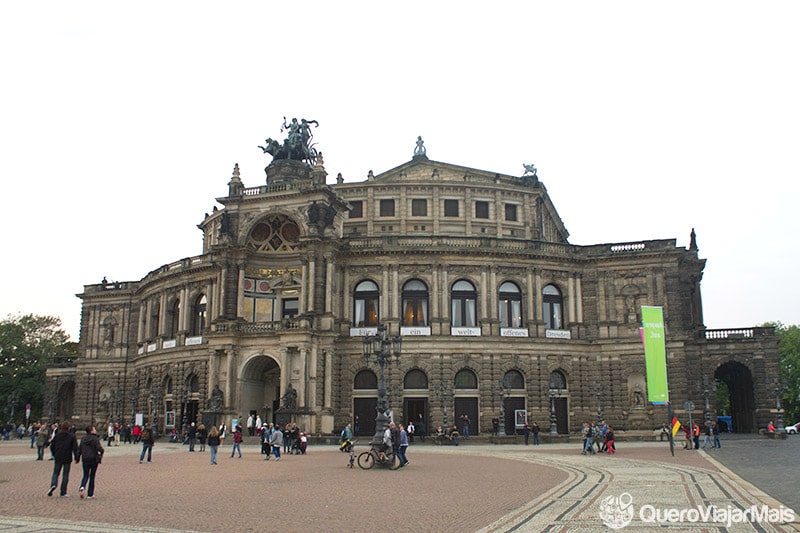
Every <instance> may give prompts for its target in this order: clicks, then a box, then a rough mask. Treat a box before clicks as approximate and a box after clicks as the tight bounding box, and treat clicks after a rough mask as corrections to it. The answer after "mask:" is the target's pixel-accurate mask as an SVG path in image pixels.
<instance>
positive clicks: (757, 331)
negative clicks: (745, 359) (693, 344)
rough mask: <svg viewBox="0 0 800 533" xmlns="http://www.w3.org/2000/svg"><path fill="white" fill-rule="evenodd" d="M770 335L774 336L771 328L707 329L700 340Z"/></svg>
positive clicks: (773, 329)
mask: <svg viewBox="0 0 800 533" xmlns="http://www.w3.org/2000/svg"><path fill="white" fill-rule="evenodd" d="M772 335H775V328H771V327H766V328H764V327H756V328H732V329H707V330H705V331H703V332H702V338H704V339H706V340H728V339H752V338H753V337H768V336H772Z"/></svg>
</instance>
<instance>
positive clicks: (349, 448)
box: [339, 439, 356, 468]
mask: <svg viewBox="0 0 800 533" xmlns="http://www.w3.org/2000/svg"><path fill="white" fill-rule="evenodd" d="M354 444H355V441H352V440H349V439H346V440H343V441H342V443H341V444H340V445H339V451H340V452H342V453H348V454H350V462H349V463H348V465H347V466H349V467H350V468H353V463H354V462H355V457H356V454H355V453H354V452H353V445H354Z"/></svg>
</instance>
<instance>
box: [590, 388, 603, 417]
mask: <svg viewBox="0 0 800 533" xmlns="http://www.w3.org/2000/svg"><path fill="white" fill-rule="evenodd" d="M591 390H592V393H594V395H595V396H597V424H598V425H600V424H602V423H603V408H602V406H601V405H600V399H601V398H602V397H603V384H602V383H600V381H595V382H594V383H592V388H591Z"/></svg>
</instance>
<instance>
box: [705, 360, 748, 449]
mask: <svg viewBox="0 0 800 533" xmlns="http://www.w3.org/2000/svg"><path fill="white" fill-rule="evenodd" d="M714 379H717V380H719V381H722V382H724V383H725V384H726V385H727V386H728V391H729V393H730V398H729V400H730V406H731V412H730V415H731V425H732V426H733V428H732V429H733V431H735V432H737V433H752V432H754V431H756V402H755V394H754V393H753V374H752V373H751V372H750V369H749V368H748V367H746V366H745V365H743V364H742V363H739V362H737V361H728V362H727V363H724V364H722V365H720V366H719V367H718V368H717V370H716V371H715V372H714Z"/></svg>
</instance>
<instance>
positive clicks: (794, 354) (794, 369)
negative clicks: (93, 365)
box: [764, 322, 800, 424]
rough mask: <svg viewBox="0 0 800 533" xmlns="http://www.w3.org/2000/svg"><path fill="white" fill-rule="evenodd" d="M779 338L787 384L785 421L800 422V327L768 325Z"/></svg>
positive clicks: (782, 374) (784, 404)
mask: <svg viewBox="0 0 800 533" xmlns="http://www.w3.org/2000/svg"><path fill="white" fill-rule="evenodd" d="M764 325H765V326H772V327H774V328H775V334H776V335H777V336H778V339H779V340H778V356H779V357H780V362H781V378H782V379H783V381H784V383H785V384H786V390H785V391H784V394H783V400H782V402H783V409H784V411H785V413H786V414H785V416H784V421H785V422H786V423H787V424H790V423H795V422H800V326H784V325H783V324H781V323H780V322H775V323H767V324H764Z"/></svg>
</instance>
